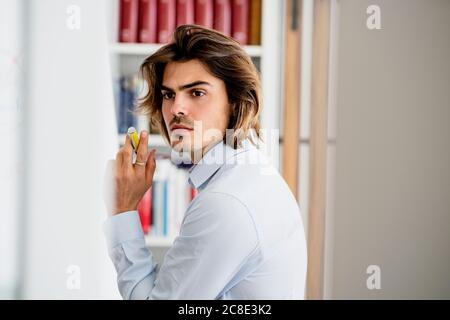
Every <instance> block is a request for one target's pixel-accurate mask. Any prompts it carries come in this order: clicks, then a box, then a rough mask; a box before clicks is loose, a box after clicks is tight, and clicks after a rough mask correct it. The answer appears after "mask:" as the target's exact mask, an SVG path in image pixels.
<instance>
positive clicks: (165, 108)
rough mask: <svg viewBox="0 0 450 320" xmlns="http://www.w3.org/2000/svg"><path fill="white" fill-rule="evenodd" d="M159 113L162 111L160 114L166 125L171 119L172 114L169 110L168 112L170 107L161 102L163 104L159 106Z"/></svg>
mask: <svg viewBox="0 0 450 320" xmlns="http://www.w3.org/2000/svg"><path fill="white" fill-rule="evenodd" d="M161 113H162V116H163V120H164V122H165V123H166V125H167V124H168V123H169V122H170V120H171V119H172V118H171V117H172V115H171V112H170V108H169V107H168V106H167V105H164V104H163V106H162V108H161Z"/></svg>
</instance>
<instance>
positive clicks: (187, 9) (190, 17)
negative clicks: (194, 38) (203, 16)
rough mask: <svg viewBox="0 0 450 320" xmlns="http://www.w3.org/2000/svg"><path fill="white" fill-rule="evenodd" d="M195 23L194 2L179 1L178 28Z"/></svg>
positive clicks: (190, 0)
mask: <svg viewBox="0 0 450 320" xmlns="http://www.w3.org/2000/svg"><path fill="white" fill-rule="evenodd" d="M193 23H195V20H194V0H177V26H181V25H183V24H193Z"/></svg>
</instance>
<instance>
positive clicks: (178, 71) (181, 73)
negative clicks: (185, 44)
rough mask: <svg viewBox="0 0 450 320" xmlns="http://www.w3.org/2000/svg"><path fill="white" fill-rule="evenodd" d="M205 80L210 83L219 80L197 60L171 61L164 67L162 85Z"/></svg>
mask: <svg viewBox="0 0 450 320" xmlns="http://www.w3.org/2000/svg"><path fill="white" fill-rule="evenodd" d="M199 80H201V81H207V82H209V83H211V84H213V83H217V82H220V81H221V80H220V79H219V78H216V77H215V76H213V75H212V74H211V73H210V71H209V70H208V68H207V67H206V66H205V65H204V64H203V63H201V62H200V61H199V60H196V59H195V60H189V61H183V62H180V61H172V62H169V63H168V64H167V65H166V67H165V68H164V76H163V85H165V86H169V87H176V86H182V85H184V84H187V83H192V82H194V81H199Z"/></svg>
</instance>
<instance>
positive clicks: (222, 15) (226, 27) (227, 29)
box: [214, 0, 231, 36]
mask: <svg viewBox="0 0 450 320" xmlns="http://www.w3.org/2000/svg"><path fill="white" fill-rule="evenodd" d="M214 29H215V30H217V31H220V32H222V33H223V34H225V35H227V36H231V2H230V0H216V1H215V2H214Z"/></svg>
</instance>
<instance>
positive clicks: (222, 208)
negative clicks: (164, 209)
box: [183, 191, 257, 237]
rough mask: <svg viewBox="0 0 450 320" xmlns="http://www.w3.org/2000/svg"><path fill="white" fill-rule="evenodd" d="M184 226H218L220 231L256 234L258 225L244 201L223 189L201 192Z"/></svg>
mask: <svg viewBox="0 0 450 320" xmlns="http://www.w3.org/2000/svg"><path fill="white" fill-rule="evenodd" d="M183 224H184V226H185V227H189V226H190V225H193V224H195V225H196V226H202V225H203V226H204V227H208V228H211V227H213V226H216V227H217V228H218V229H220V231H221V232H222V231H225V230H229V231H232V230H234V231H236V232H239V231H240V232H244V233H245V234H247V235H249V234H254V235H255V237H257V230H256V225H255V222H254V220H253V217H252V215H251V213H250V211H249V209H248V207H247V206H246V204H245V203H244V202H242V201H241V200H240V199H238V198H237V197H235V196H234V195H233V194H230V193H227V192H222V191H205V192H204V193H200V194H199V195H198V196H197V197H196V198H195V199H194V201H193V203H192V205H191V206H190V207H189V209H188V211H187V212H186V216H185V220H184V223H183Z"/></svg>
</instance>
